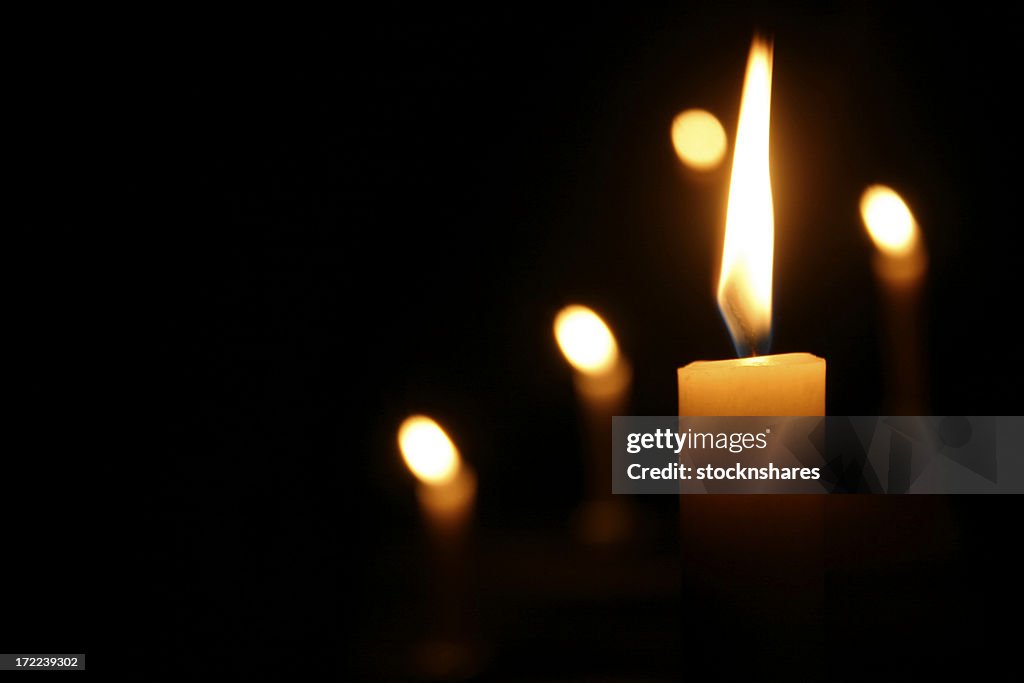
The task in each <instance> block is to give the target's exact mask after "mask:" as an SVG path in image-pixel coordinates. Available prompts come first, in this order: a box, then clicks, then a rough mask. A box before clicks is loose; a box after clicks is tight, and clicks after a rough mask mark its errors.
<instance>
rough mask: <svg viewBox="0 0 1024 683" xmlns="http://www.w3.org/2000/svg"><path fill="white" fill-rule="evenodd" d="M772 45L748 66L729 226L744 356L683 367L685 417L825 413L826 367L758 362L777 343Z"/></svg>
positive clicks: (756, 52)
mask: <svg viewBox="0 0 1024 683" xmlns="http://www.w3.org/2000/svg"><path fill="white" fill-rule="evenodd" d="M771 82H772V47H771V45H770V44H769V43H767V42H766V41H763V40H755V41H754V44H753V46H752V47H751V50H750V58H749V60H748V62H747V75H746V80H745V82H744V85H743V99H742V103H741V105H740V120H739V129H738V131H737V134H736V146H735V151H734V157H733V167H732V179H731V181H730V185H729V204H728V210H727V213H726V222H725V242H724V247H723V250H722V268H721V272H720V275H719V279H718V306H719V309H720V310H721V312H722V316H723V318H725V322H726V324H727V325H728V327H729V333H730V334H731V335H732V338H733V341H734V342H735V345H736V350H737V352H738V353H739V355H740V356H752V357H750V358H739V359H737V360H726V361H714V362H707V361H700V362H696V363H691V364H690V365H688V366H686V367H685V368H680V369H679V414H680V415H824V414H825V361H824V360H823V359H821V358H817V357H815V356H812V355H810V354H806V353H792V354H784V355H778V356H758V355H757V354H758V353H759V352H763V351H765V350H767V347H768V342H769V340H770V338H771V316H772V258H773V252H774V243H775V219H774V215H773V208H772V189H771V178H770V175H769V168H768V125H769V119H770V109H771Z"/></svg>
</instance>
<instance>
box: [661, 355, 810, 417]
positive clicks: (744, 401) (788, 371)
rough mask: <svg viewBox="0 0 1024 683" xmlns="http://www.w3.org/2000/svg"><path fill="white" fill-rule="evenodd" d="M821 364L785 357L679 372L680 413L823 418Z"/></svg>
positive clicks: (713, 364)
mask: <svg viewBox="0 0 1024 683" xmlns="http://www.w3.org/2000/svg"><path fill="white" fill-rule="evenodd" d="M824 414H825V361H824V360H823V359H821V358H818V357H817V356H812V355H811V354H809V353H786V354H781V355H777V356H757V357H754V358H737V359H736V360H724V361H697V362H695V363H690V364H689V365H687V366H686V367H685V368H679V415H680V416H682V415H693V416H701V415H723V416H735V415H779V416H782V415H796V416H799V415H824Z"/></svg>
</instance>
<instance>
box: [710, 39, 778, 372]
mask: <svg viewBox="0 0 1024 683" xmlns="http://www.w3.org/2000/svg"><path fill="white" fill-rule="evenodd" d="M771 95H772V44H771V42H769V41H767V40H764V39H762V38H754V42H753V44H752V45H751V46H750V57H749V58H748V60H747V75H746V79H745V80H744V83H743V99H742V101H741V103H740V120H739V126H738V129H737V131H736V145H735V149H734V152H733V162H732V179H731V181H730V183H729V207H728V211H727V213H726V219H725V244H724V247H723V249H722V270H721V274H720V275H719V278H718V307H719V309H720V310H721V311H722V317H723V318H725V322H726V325H728V326H729V334H731V335H732V339H733V343H734V344H735V345H736V351H737V353H738V354H739V355H740V356H747V355H756V354H758V353H764V352H766V351H767V347H768V343H769V340H770V337H771V327H772V256H773V252H774V248H775V219H774V216H773V209H772V184H771V177H770V175H769V169H768V123H769V120H770V118H771V117H770V113H771Z"/></svg>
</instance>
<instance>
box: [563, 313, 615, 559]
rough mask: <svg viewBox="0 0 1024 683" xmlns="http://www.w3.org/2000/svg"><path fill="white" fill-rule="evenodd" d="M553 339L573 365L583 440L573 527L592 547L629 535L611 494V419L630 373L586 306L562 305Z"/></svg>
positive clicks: (607, 333) (609, 334) (611, 339)
mask: <svg viewBox="0 0 1024 683" xmlns="http://www.w3.org/2000/svg"><path fill="white" fill-rule="evenodd" d="M554 331H555V339H556V340H557V341H558V346H559V348H561V350H562V353H563V354H564V355H565V358H566V360H568V361H569V364H570V365H572V367H573V384H574V386H575V388H576V396H577V399H578V401H579V404H580V413H581V417H582V420H583V427H584V438H585V442H586V450H587V453H588V456H587V465H586V480H587V487H586V488H587V500H586V501H585V503H584V504H583V506H582V507H581V508H580V509H579V511H578V512H577V515H576V518H575V520H574V527H575V530H576V531H577V533H578V534H579V536H580V537H581V538H582V539H583V540H585V541H587V542H592V543H610V542H615V541H620V540H622V539H623V538H624V537H625V536H627V535H628V534H629V530H630V524H631V522H630V518H629V515H630V513H629V508H628V507H627V504H626V501H625V500H624V499H623V498H622V497H621V496H620V497H615V496H613V495H612V455H611V439H612V418H613V417H614V416H615V415H617V414H621V413H622V412H623V410H624V409H625V407H626V402H627V400H628V398H629V388H630V385H631V384H632V378H633V371H632V368H631V367H630V364H629V361H628V360H626V358H625V357H624V356H623V355H622V353H621V351H620V350H619V345H618V343H617V342H616V341H615V336H614V335H613V334H612V331H611V329H609V328H608V325H607V324H606V323H605V322H604V320H602V319H601V317H600V316H598V315H597V313H595V312H594V311H592V310H591V309H589V308H587V307H586V306H578V305H572V306H566V307H565V308H563V309H562V310H561V311H560V312H559V313H558V315H557V316H556V317H555V324H554Z"/></svg>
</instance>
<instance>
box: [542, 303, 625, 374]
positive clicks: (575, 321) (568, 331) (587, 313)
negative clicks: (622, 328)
mask: <svg viewBox="0 0 1024 683" xmlns="http://www.w3.org/2000/svg"><path fill="white" fill-rule="evenodd" d="M555 339H557V340H558V346H559V347H561V349H562V353H563V354H565V358H566V360H568V361H569V362H570V363H571V364H572V366H573V367H574V368H576V369H577V370H579V371H580V372H583V373H586V374H591V375H599V374H603V373H605V372H607V371H609V370H611V369H612V368H613V367H614V366H615V365H616V363H617V362H618V359H619V347H618V344H616V343H615V337H614V336H612V331H611V330H610V329H608V326H607V325H606V324H605V322H604V321H603V320H601V318H600V316H598V315H597V313H594V312H593V311H592V310H590V309H589V308H587V307H586V306H577V305H573V306H566V307H565V308H563V309H562V310H561V311H559V313H558V315H557V316H556V317H555Z"/></svg>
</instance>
